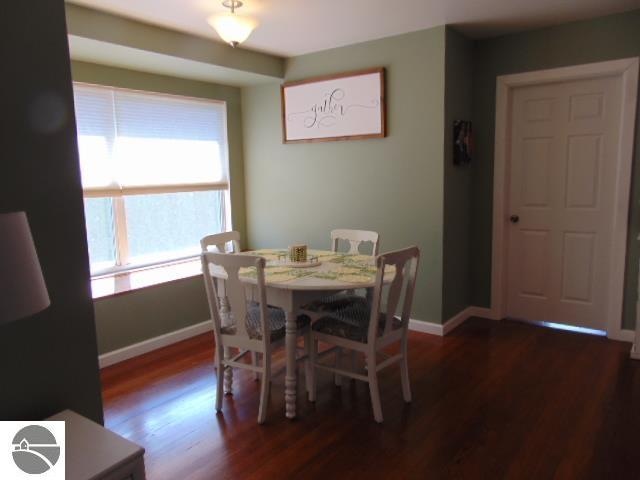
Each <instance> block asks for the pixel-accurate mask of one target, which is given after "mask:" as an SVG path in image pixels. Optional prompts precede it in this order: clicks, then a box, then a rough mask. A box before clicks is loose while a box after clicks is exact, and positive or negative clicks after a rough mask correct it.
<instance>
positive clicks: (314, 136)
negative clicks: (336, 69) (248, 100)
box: [281, 68, 386, 143]
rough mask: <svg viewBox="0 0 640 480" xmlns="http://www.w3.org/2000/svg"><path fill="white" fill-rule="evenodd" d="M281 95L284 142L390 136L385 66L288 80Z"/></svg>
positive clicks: (282, 88)
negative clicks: (387, 118)
mask: <svg viewBox="0 0 640 480" xmlns="http://www.w3.org/2000/svg"><path fill="white" fill-rule="evenodd" d="M281 98H282V136H283V142H284V143H298V142H328V141H335V140H359V139H363V138H380V137H384V136H385V135H386V118H385V98H384V68H372V69H368V70H361V71H358V72H351V73H343V74H338V75H328V76H325V77H316V78H309V79H306V80H300V81H297V82H290V83H285V84H284V85H282V87H281Z"/></svg>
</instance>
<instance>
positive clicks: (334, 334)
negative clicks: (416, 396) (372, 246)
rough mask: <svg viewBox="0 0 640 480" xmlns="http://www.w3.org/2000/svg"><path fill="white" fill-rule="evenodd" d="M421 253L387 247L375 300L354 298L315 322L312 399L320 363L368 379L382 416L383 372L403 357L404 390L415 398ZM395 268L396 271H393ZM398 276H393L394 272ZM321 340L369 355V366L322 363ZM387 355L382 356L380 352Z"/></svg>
mask: <svg viewBox="0 0 640 480" xmlns="http://www.w3.org/2000/svg"><path fill="white" fill-rule="evenodd" d="M419 258H420V250H419V249H418V247H410V248H406V249H404V250H397V251H395V252H389V253H383V254H382V255H380V256H378V257H377V259H376V265H377V273H376V281H375V287H374V292H373V298H372V302H371V305H367V304H365V305H363V304H359V303H356V304H351V305H347V306H346V307H344V308H342V309H340V310H337V311H333V312H330V313H328V314H327V315H326V316H324V317H322V318H320V319H318V320H317V321H316V322H315V323H314V324H313V325H312V327H311V341H312V345H311V351H310V362H311V385H310V387H311V390H310V391H309V400H310V401H315V399H316V388H317V387H316V369H325V370H329V371H332V372H334V373H335V374H336V375H339V376H346V377H350V378H353V379H356V380H362V381H364V382H368V383H369V390H370V393H371V403H372V406H373V416H374V418H375V420H376V421H377V422H382V420H383V417H382V408H381V405H380V392H379V388H378V372H379V371H380V370H381V369H383V368H385V367H387V366H389V365H391V364H393V363H396V362H400V371H401V381H402V393H403V397H404V400H405V401H406V402H410V401H411V388H410V385H409V365H408V359H407V339H408V334H407V331H408V326H409V318H410V316H411V305H412V302H413V293H414V289H415V283H416V272H417V269H418V262H419ZM394 272H395V273H394ZM391 276H393V280H390V281H389V277H391ZM318 342H323V343H327V344H331V345H333V346H336V347H338V351H339V350H340V349H347V350H351V351H354V352H356V353H359V354H362V355H364V357H365V365H366V371H365V372H360V373H359V372H357V371H356V369H355V368H354V365H353V364H352V365H351V369H350V370H346V369H344V368H342V367H341V366H339V365H328V364H326V363H323V362H322V361H321V360H322V359H321V358H319V356H318ZM398 343H399V344H400V352H399V353H397V354H393V355H387V354H386V353H385V350H386V349H387V348H388V347H390V346H392V345H394V344H398ZM379 357H382V358H383V359H382V361H380V362H378V358H379Z"/></svg>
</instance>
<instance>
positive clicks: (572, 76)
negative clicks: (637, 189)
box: [491, 57, 638, 341]
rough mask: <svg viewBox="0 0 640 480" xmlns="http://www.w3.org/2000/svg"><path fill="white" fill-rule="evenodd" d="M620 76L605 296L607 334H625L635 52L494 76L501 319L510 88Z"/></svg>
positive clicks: (496, 298)
mask: <svg viewBox="0 0 640 480" xmlns="http://www.w3.org/2000/svg"><path fill="white" fill-rule="evenodd" d="M604 76H607V77H610V76H619V77H621V79H622V95H621V99H622V105H621V122H620V137H619V141H620V143H619V149H618V158H617V162H616V177H615V178H616V180H615V201H614V209H615V210H614V219H613V232H612V239H611V249H612V255H611V265H610V272H611V281H610V282H609V292H608V295H607V302H608V305H607V336H608V337H609V338H614V339H620V340H622V339H624V340H628V341H632V338H627V336H628V335H626V334H625V333H623V330H622V300H623V293H624V272H625V265H626V263H625V260H626V254H627V248H626V247H627V222H628V214H629V193H630V189H631V165H632V163H633V141H634V127H635V118H636V102H637V95H638V57H635V58H626V59H622V60H612V61H608V62H599V63H590V64H586V65H576V66H571V67H562V68H554V69H550V70H539V71H535V72H526V73H518V74H514V75H503V76H499V77H498V78H497V80H496V136H495V156H494V164H493V165H494V167H493V168H494V171H493V242H492V269H491V316H492V318H496V319H502V318H504V316H505V314H506V299H507V295H506V286H507V285H506V278H507V270H506V269H507V252H506V246H507V244H508V242H507V234H508V229H507V228H506V223H507V220H508V216H509V210H508V198H509V197H508V192H509V162H510V158H509V156H510V148H509V146H510V143H511V138H510V137H511V132H510V129H511V114H510V113H511V103H512V95H513V90H514V89H515V88H518V87H524V86H530V85H540V84H545V83H555V82H563V81H572V80H583V79H589V78H597V77H604Z"/></svg>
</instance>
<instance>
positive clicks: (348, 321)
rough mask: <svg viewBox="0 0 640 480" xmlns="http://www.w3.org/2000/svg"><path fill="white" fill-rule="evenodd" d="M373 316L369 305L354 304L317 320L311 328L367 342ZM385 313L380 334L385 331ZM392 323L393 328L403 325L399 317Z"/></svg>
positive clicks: (382, 317)
mask: <svg viewBox="0 0 640 480" xmlns="http://www.w3.org/2000/svg"><path fill="white" fill-rule="evenodd" d="M370 317H371V309H370V308H369V307H367V306H365V307H362V306H354V305H351V306H350V307H347V308H343V309H341V310H337V311H335V312H332V313H330V314H328V315H327V316H325V317H322V318H320V319H319V320H317V321H316V322H315V323H314V324H313V325H312V326H311V328H312V329H313V330H314V331H316V332H320V333H324V334H326V335H333V336H335V337H342V338H346V339H347V340H353V341H355V342H361V343H366V342H367V336H368V335H369V320H370ZM384 320H385V314H384V313H380V316H379V320H378V336H381V335H382V333H383V332H384ZM392 322H393V323H392V324H391V329H392V330H397V329H399V328H401V327H402V322H401V321H400V319H399V318H397V317H395V316H394V317H393V320H392Z"/></svg>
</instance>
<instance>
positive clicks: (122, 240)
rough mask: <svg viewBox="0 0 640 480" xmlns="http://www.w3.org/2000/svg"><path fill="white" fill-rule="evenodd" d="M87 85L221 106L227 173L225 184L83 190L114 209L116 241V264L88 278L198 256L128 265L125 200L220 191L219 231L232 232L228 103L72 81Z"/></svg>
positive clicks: (85, 194) (84, 195)
mask: <svg viewBox="0 0 640 480" xmlns="http://www.w3.org/2000/svg"><path fill="white" fill-rule="evenodd" d="M76 85H79V86H88V87H93V88H104V89H105V90H110V91H112V92H113V91H116V90H117V91H122V92H132V93H137V94H143V95H148V96H158V97H164V98H177V99H183V100H191V101H195V102H201V103H213V104H218V105H221V106H222V108H223V122H222V126H223V132H222V138H224V139H225V141H226V148H225V149H224V154H223V158H222V161H223V162H224V167H225V168H226V172H227V181H226V182H212V183H196V184H173V185H167V186H150V187H128V188H127V187H125V188H86V189H85V188H84V187H83V199H86V198H110V199H111V201H112V206H113V222H114V241H115V245H114V248H115V257H116V258H115V265H113V266H111V267H107V268H101V269H98V270H95V271H92V272H91V278H92V279H94V278H100V277H106V276H111V275H115V274H120V273H126V272H131V271H134V270H140V269H144V268H149V267H155V266H160V265H170V264H172V263H179V262H183V261H185V260H190V259H195V258H197V257H198V254H192V255H186V256H178V257H172V258H167V259H160V260H157V261H153V262H139V263H131V262H130V255H129V237H128V230H127V215H126V209H125V197H127V196H133V195H152V194H167V193H187V192H212V191H220V192H222V201H221V207H222V209H223V215H222V231H223V232H224V231H227V230H232V229H233V225H232V221H231V218H232V217H231V171H230V165H229V134H228V115H227V102H225V101H224V100H216V99H209V98H200V97H192V96H188V95H174V94H168V93H160V92H152V91H147V90H135V89H129V88H121V87H114V86H108V85H100V84H93V83H87V82H76V81H74V82H73V86H74V87H75V86H76Z"/></svg>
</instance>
